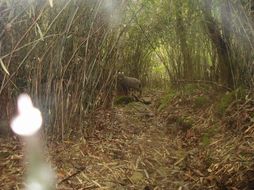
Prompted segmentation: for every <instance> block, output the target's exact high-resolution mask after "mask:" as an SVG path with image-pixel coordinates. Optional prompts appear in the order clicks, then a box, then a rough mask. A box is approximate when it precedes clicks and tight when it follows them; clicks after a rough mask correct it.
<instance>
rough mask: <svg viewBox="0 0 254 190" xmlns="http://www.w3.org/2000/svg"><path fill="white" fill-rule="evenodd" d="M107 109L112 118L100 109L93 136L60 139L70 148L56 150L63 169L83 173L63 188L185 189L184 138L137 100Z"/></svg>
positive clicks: (56, 159)
mask: <svg viewBox="0 0 254 190" xmlns="http://www.w3.org/2000/svg"><path fill="white" fill-rule="evenodd" d="M101 114H104V116H105V117H108V119H106V118H105V117H102V116H101V115H100V114H98V115H99V117H98V116H97V117H98V118H97V119H96V120H97V125H96V129H95V131H94V133H93V137H90V138H89V139H88V140H87V141H86V142H84V141H83V142H80V143H79V144H77V143H74V144H72V143H69V144H68V143H66V144H65V145H64V146H62V145H60V147H61V146H62V148H63V149H64V150H65V151H64V150H62V151H59V152H57V154H56V155H54V156H53V159H54V161H55V163H56V165H57V166H58V174H60V173H66V172H67V170H68V173H69V175H71V174H73V173H77V175H75V176H72V177H71V178H68V182H67V181H66V180H64V182H61V183H60V184H59V189H68V188H70V187H72V188H74V186H75V188H74V189H119V190H128V189H137V190H140V189H146V190H149V189H178V188H180V189H181V188H182V189H185V188H184V184H185V183H184V178H179V177H180V176H181V175H182V174H180V173H179V167H182V165H183V164H184V162H185V159H186V156H185V154H186V153H185V151H184V150H183V149H182V147H181V146H182V145H181V142H182V141H181V139H177V138H176V137H174V136H172V135H171V134H170V133H168V132H167V131H165V128H164V127H163V126H161V124H160V122H159V119H158V118H157V117H156V116H155V114H154V113H153V111H152V109H151V108H150V107H149V106H145V105H143V104H139V103H133V104H131V105H128V106H126V107H118V108H115V109H114V111H112V112H105V113H101ZM100 119H102V120H101V123H100V121H99V120H100ZM105 120H106V121H107V120H108V122H105ZM105 123H106V124H105ZM98 126H100V127H98ZM57 149H58V150H59V148H57ZM66 150H68V151H66ZM69 151H71V152H72V153H71V154H70V152H69ZM64 152H65V154H66V155H63V154H64ZM64 158H66V160H63V159H64ZM78 170H80V173H79V172H77V171H78ZM81 170H82V171H81ZM65 178H66V176H65ZM62 180H63V179H62ZM60 181H61V180H60ZM68 183H69V184H68ZM186 189H187V188H186Z"/></svg>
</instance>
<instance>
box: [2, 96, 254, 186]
mask: <svg viewBox="0 0 254 190" xmlns="http://www.w3.org/2000/svg"><path fill="white" fill-rule="evenodd" d="M213 95H214V94H212V93H209V94H203V92H195V93H194V94H191V95H189V96H181V95H175V96H173V97H172V98H170V101H168V102H166V103H165V102H164V104H162V102H163V101H162V98H161V97H163V96H165V94H164V93H162V92H161V93H159V92H157V91H156V93H150V95H147V96H146V97H145V98H147V99H150V100H151V104H149V105H145V104H143V103H141V102H132V103H129V104H128V105H118V106H114V108H112V109H111V110H97V111H96V113H95V114H94V115H93V116H92V120H93V122H92V123H91V124H90V125H88V126H87V130H86V132H84V136H85V138H76V140H69V141H64V142H61V143H52V142H51V143H50V144H49V147H48V150H49V155H50V156H49V158H50V160H51V162H52V165H53V166H54V169H55V172H56V175H57V189H62V190H69V189H80V190H81V189H113V190H129V189H130V190H132V189H137V190H142V189H144V190H156V189H158V190H159V189H165V190H171V189H172V190H174V189H177V190H188V189H195V190H201V189H202V190H206V189H221V190H228V189H232V190H237V189H239V190H240V189H247V190H250V189H254V188H253V187H254V186H253V184H254V179H253V178H254V168H253V163H254V160H253V159H254V157H253V156H254V136H253V134H254V125H253V121H251V120H250V121H249V120H247V119H248V118H250V114H251V113H252V112H253V109H252V108H253V107H254V106H253V105H254V103H253V101H252V100H248V101H247V100H246V101H244V102H233V103H232V104H231V105H230V106H231V107H230V108H229V110H230V111H228V112H227V113H228V114H225V115H224V116H223V118H218V117H217V116H216V115H215V114H214V107H215V105H214V101H215V99H216V98H211V97H214V96H213ZM199 97H207V100H208V103H204V101H203V100H202V101H200V99H199ZM197 100H198V101H197ZM200 102H201V104H200ZM246 118H247V119H246ZM238 126H244V127H242V128H240V127H238ZM0 150H1V151H0V189H6V190H7V189H20V188H21V187H23V185H24V184H22V176H23V174H24V173H25V172H24V167H23V164H22V163H23V162H22V160H23V159H24V155H23V152H22V149H21V144H20V142H19V141H18V140H13V138H12V141H10V139H8V138H0Z"/></svg>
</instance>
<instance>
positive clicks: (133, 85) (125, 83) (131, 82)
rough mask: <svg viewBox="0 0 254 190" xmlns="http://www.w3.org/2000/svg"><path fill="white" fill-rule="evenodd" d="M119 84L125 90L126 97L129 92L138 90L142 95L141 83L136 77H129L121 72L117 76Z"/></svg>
mask: <svg viewBox="0 0 254 190" xmlns="http://www.w3.org/2000/svg"><path fill="white" fill-rule="evenodd" d="M117 82H118V84H119V86H120V87H121V88H122V89H123V91H124V93H125V95H128V91H129V90H136V91H138V92H139V95H141V94H142V90H141V82H140V80H138V79H136V78H134V77H127V76H125V75H124V73H123V72H119V73H118V76H117Z"/></svg>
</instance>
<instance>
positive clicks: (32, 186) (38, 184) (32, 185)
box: [27, 182, 43, 190]
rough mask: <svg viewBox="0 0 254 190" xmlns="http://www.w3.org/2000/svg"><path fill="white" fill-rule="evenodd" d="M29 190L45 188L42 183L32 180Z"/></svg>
mask: <svg viewBox="0 0 254 190" xmlns="http://www.w3.org/2000/svg"><path fill="white" fill-rule="evenodd" d="M27 190H43V187H42V185H41V184H40V183H37V182H32V183H30V184H28V186H27Z"/></svg>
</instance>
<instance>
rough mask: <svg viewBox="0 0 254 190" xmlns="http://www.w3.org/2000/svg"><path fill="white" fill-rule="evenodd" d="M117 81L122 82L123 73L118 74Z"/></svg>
mask: <svg viewBox="0 0 254 190" xmlns="http://www.w3.org/2000/svg"><path fill="white" fill-rule="evenodd" d="M117 79H118V80H123V79H124V72H118V74H117Z"/></svg>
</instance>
